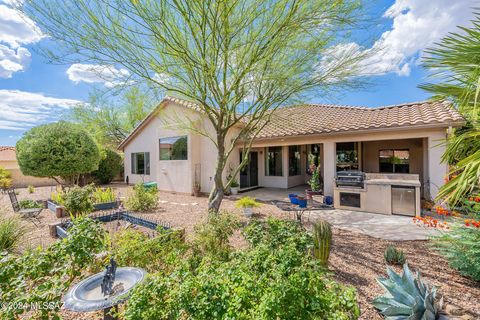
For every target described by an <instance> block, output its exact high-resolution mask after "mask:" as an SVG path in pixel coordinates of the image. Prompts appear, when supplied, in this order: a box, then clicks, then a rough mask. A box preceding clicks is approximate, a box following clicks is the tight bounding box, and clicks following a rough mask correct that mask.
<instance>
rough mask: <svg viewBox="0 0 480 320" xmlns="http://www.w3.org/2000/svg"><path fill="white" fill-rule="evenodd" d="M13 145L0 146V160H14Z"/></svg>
mask: <svg viewBox="0 0 480 320" xmlns="http://www.w3.org/2000/svg"><path fill="white" fill-rule="evenodd" d="M16 160H17V156H16V155H15V147H9V146H0V161H16Z"/></svg>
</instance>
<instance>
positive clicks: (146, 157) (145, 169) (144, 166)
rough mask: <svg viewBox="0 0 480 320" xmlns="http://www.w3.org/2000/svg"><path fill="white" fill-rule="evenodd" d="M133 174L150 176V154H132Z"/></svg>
mask: <svg viewBox="0 0 480 320" xmlns="http://www.w3.org/2000/svg"><path fill="white" fill-rule="evenodd" d="M131 158H132V174H146V175H149V174H150V152H137V153H132V155H131Z"/></svg>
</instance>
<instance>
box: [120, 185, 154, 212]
mask: <svg viewBox="0 0 480 320" xmlns="http://www.w3.org/2000/svg"><path fill="white" fill-rule="evenodd" d="M157 205H158V190H157V187H149V188H145V186H144V185H143V183H142V182H139V183H137V184H136V185H135V186H134V187H133V193H132V194H131V195H130V196H129V197H128V199H127V201H126V202H125V206H126V208H127V209H129V210H132V211H149V210H153V209H155V208H156V207H157Z"/></svg>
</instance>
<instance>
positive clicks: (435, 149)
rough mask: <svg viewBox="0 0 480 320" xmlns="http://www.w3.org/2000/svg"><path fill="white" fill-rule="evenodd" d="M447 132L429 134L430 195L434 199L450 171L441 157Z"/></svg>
mask: <svg viewBox="0 0 480 320" xmlns="http://www.w3.org/2000/svg"><path fill="white" fill-rule="evenodd" d="M445 139H446V133H443V132H439V133H432V134H431V135H429V136H428V176H429V177H430V181H429V182H430V195H431V196H432V198H433V199H435V197H436V196H437V194H438V189H439V188H440V187H441V186H442V185H443V183H444V178H445V176H446V175H447V173H448V165H447V164H446V163H442V161H441V158H442V155H443V153H444V151H445Z"/></svg>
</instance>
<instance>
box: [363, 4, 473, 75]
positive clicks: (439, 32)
mask: <svg viewBox="0 0 480 320" xmlns="http://www.w3.org/2000/svg"><path fill="white" fill-rule="evenodd" d="M479 4H480V1H478V0H456V1H452V0H436V1H425V0H396V1H395V3H394V4H393V5H392V6H391V7H390V8H388V9H387V11H386V12H385V14H384V17H386V18H390V19H393V25H392V28H391V30H388V31H385V32H384V33H383V34H382V35H381V37H380V39H379V40H377V41H376V42H375V44H374V45H373V47H372V48H371V49H368V50H371V51H372V52H373V53H374V54H373V56H372V57H371V58H369V59H368V60H367V61H366V62H365V65H366V67H365V73H367V74H374V75H375V74H377V75H379V74H386V73H390V72H395V73H397V74H398V75H400V76H406V75H409V74H410V69H411V66H412V65H415V64H417V63H418V59H419V57H421V56H422V54H423V50H424V49H425V48H428V47H430V46H432V45H433V44H434V43H435V42H436V41H438V40H440V39H441V38H442V37H444V36H445V35H447V33H448V32H452V31H455V29H456V27H457V26H458V25H462V26H466V25H469V24H470V22H469V20H471V19H472V18H473V13H472V11H473V8H474V7H476V6H477V7H478V5H479Z"/></svg>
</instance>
